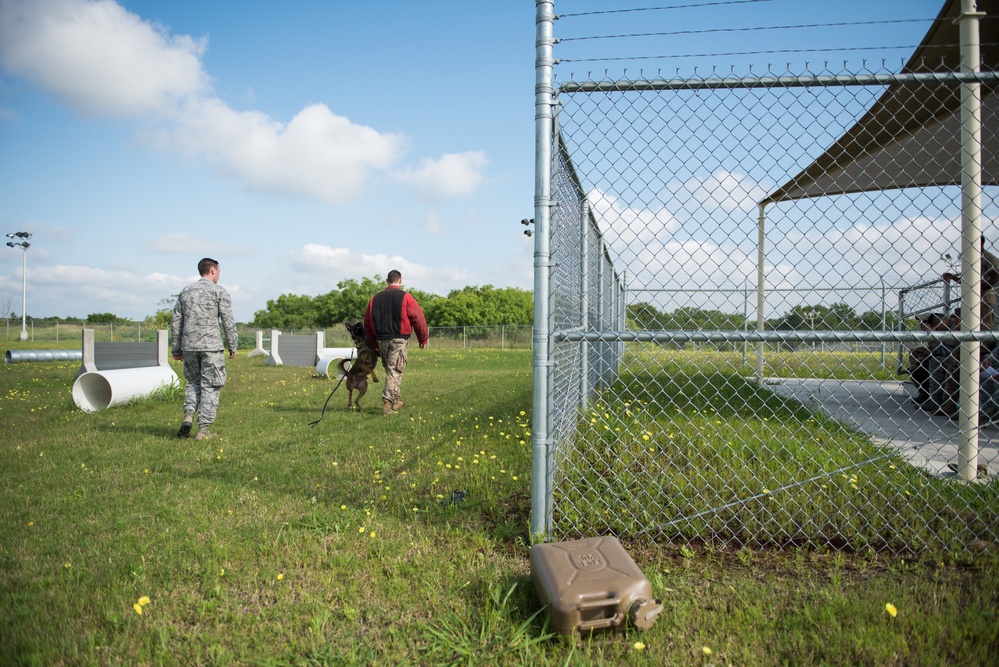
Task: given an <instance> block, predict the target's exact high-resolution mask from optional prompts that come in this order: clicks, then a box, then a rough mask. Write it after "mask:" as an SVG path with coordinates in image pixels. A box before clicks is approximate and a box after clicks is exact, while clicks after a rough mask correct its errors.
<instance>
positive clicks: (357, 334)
mask: <svg viewBox="0 0 999 667" xmlns="http://www.w3.org/2000/svg"><path fill="white" fill-rule="evenodd" d="M343 326H345V327H346V328H347V331H348V332H349V333H350V337H351V338H352V339H353V341H354V346H355V347H356V348H357V358H356V359H354V360H353V362H351V361H350V360H349V359H343V360H341V361H340V364H339V366H340V372H341V373H343V374H344V376H345V377H346V378H347V409H348V410H349V409H351V408H355V409H357V410H360V409H361V397H362V396H364V394H365V393H366V392H367V391H368V376H369V375H370V376H371V381H372V382H378V376H377V375H375V366H376V365H377V364H378V352H377V351H375V350H373V349H371V345H370V344H369V343H368V339H367V337H366V336H365V335H364V324H363V323H361V322H357V323H356V324H344V325H343ZM347 364H350V366H349V367H348V366H347ZM355 390H357V398H356V399H354V398H353V396H354V391H355Z"/></svg>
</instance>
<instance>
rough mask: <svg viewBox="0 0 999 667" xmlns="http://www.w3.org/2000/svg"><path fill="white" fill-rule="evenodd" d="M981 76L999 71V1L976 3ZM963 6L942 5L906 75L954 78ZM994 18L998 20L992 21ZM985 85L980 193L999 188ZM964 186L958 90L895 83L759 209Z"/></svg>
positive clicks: (996, 123) (996, 107)
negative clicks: (830, 198)
mask: <svg viewBox="0 0 999 667" xmlns="http://www.w3.org/2000/svg"><path fill="white" fill-rule="evenodd" d="M977 5H978V11H979V12H984V13H985V14H986V15H987V16H985V17H982V18H981V20H980V22H979V26H980V35H981V36H980V43H981V56H982V70H983V71H995V70H999V0H978V3H977ZM960 13H961V0H947V2H946V3H945V4H944V7H943V9H941V10H940V14H939V16H938V17H937V20H936V21H934V22H933V26H932V27H931V28H930V30H929V32H928V33H927V34H926V37H924V38H923V41H922V43H921V44H920V45H919V47H918V48H917V49H916V51H915V53H913V55H912V57H911V58H910V59H909V61H908V62H907V63H906V65H905V67H904V68H903V69H902V73H903V74H917V73H925V72H940V71H948V72H957V71H959V69H960V38H959V28H958V25H957V23H956V22H955V20H954V19H956V18H957V17H958V16H959V15H960ZM993 17H995V18H993ZM997 92H999V91H997V87H996V85H995V84H983V85H982V159H983V165H982V169H983V172H982V185H997V184H999V94H997ZM960 182H961V95H960V86H958V85H956V84H954V83H950V84H942V83H932V82H931V83H920V84H916V85H913V84H907V85H906V84H901V83H895V84H891V85H889V86H888V88H887V90H885V92H884V94H883V95H882V96H881V98H880V99H878V101H877V102H876V103H875V104H874V106H873V107H872V108H871V109H870V110H869V111H868V112H867V113H866V114H865V115H864V117H863V118H861V119H860V120H859V121H858V122H857V124H856V125H854V126H853V127H852V128H851V129H850V130H849V131H848V132H846V134H844V135H843V136H842V137H840V139H839V140H838V141H837V142H836V143H835V144H833V145H832V146H831V147H829V149H828V150H826V152H825V153H823V154H822V155H821V156H820V157H819V158H818V159H816V160H815V161H814V162H813V163H812V164H810V165H809V166H808V167H807V168H805V169H804V170H803V171H802V172H801V173H799V174H798V175H797V176H795V177H794V178H792V179H791V180H790V181H788V182H787V183H785V184H784V185H782V186H781V187H780V188H778V189H777V190H776V191H774V192H773V193H771V194H770V195H769V196H768V197H767V198H766V199H764V200H763V201H761V202H760V204H761V205H764V206H765V205H767V204H771V203H775V202H781V201H790V200H795V199H807V198H809V197H823V196H828V195H838V194H847V193H851V192H868V191H872V190H892V189H900V188H911V187H927V186H934V185H958V184H960Z"/></svg>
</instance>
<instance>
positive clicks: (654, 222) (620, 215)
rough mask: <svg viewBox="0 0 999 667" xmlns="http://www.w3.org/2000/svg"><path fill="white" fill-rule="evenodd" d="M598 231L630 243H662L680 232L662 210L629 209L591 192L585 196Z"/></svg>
mask: <svg viewBox="0 0 999 667" xmlns="http://www.w3.org/2000/svg"><path fill="white" fill-rule="evenodd" d="M587 199H588V200H589V202H590V207H591V210H592V212H593V215H594V217H595V218H596V220H597V224H598V225H599V226H600V230H601V231H602V232H603V233H604V234H606V235H607V236H608V237H610V238H621V237H623V238H625V239H626V240H627V241H628V242H629V243H633V242H640V243H648V242H650V241H652V240H653V239H657V238H659V239H663V238H665V237H666V236H668V235H670V234H671V233H673V232H675V231H676V230H677V229H679V228H680V223H679V222H677V220H676V218H675V217H674V216H673V214H672V213H671V212H670V211H668V210H667V209H665V208H659V209H649V208H631V207H629V206H627V205H625V204H622V203H621V202H620V201H619V200H618V198H617V197H615V196H613V195H611V194H609V193H605V192H601V191H600V190H597V189H594V190H591V191H590V193H589V194H588V195H587Z"/></svg>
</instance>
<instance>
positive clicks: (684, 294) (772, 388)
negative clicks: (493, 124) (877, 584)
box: [531, 0, 999, 553]
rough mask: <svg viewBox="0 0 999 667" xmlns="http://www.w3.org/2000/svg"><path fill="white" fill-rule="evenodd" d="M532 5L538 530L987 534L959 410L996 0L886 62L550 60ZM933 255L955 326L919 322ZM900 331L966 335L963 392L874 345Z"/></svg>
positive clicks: (829, 542) (770, 539) (543, 9)
mask: <svg viewBox="0 0 999 667" xmlns="http://www.w3.org/2000/svg"><path fill="white" fill-rule="evenodd" d="M536 11H537V13H536V25H537V39H536V82H535V83H536V85H535V118H536V137H535V139H536V179H535V217H534V225H535V295H536V297H535V327H534V341H533V348H534V356H533V367H534V368H533V379H534V399H533V401H534V402H533V410H534V414H533V432H532V455H533V467H532V482H531V499H532V514H531V529H532V532H533V533H534V534H536V535H541V536H543V537H545V538H547V539H555V540H561V539H573V538H581V537H588V536H593V535H599V534H614V535H623V536H629V537H635V538H642V537H644V538H649V539H653V540H656V541H667V542H671V543H679V544H692V543H710V544H721V545H743V544H748V545H756V546H764V547H778V548H779V547H785V546H806V547H809V548H819V549H822V548H835V549H847V550H861V549H866V550H874V551H879V552H880V551H883V552H892V553H906V552H919V551H922V550H925V549H945V550H955V551H967V550H970V549H974V548H976V545H981V544H993V543H995V542H996V541H997V540H999V488H997V487H999V485H997V484H996V483H995V482H994V480H995V478H996V474H997V473H999V431H997V430H996V429H995V427H994V426H991V425H986V424H985V417H986V415H985V414H984V413H983V412H981V411H980V409H979V405H980V399H981V392H982V391H984V389H983V388H982V387H984V385H982V384H981V383H980V377H982V376H981V375H980V372H981V368H980V364H981V358H982V349H983V346H991V345H992V344H993V343H994V342H995V341H996V336H995V332H994V331H983V330H981V326H980V325H981V315H980V306H981V303H982V301H983V294H982V291H981V285H980V278H981V273H982V268H981V267H982V258H983V256H984V255H983V252H982V248H983V246H982V245H981V241H982V239H983V238H984V239H986V240H987V241H988V242H990V243H999V229H997V228H996V225H995V221H996V219H999V201H997V200H996V194H997V191H996V188H995V186H996V185H997V184H999V137H997V132H999V94H997V90H999V74H997V70H999V23H991V22H986V21H984V20H982V14H981V13H980V12H984V15H986V16H990V15H993V14H997V15H999V2H995V1H994V0H988V1H984V2H978V5H977V7H976V6H975V4H974V2H972V0H964V1H963V2H960V1H958V0H953V1H951V2H947V3H945V6H944V7H943V9H942V10H941V12H940V15H939V16H938V18H937V21H935V22H934V24H933V28H931V30H930V32H929V33H928V34H927V36H926V38H925V39H924V40H923V43H922V44H921V45H920V47H919V48H918V49H917V51H916V53H915V54H914V55H913V56H912V58H910V60H909V61H908V62H907V63H906V64H905V66H904V67H902V69H901V71H887V70H884V69H881V70H869V69H861V70H859V71H835V72H833V71H828V70H822V71H818V72H804V73H801V72H798V73H791V72H785V73H774V72H767V73H766V74H764V75H753V76H742V77H740V76H734V75H730V76H718V75H715V74H712V75H711V76H709V77H694V78H673V79H670V78H663V77H657V78H654V79H648V78H640V79H628V80H621V79H601V80H592V79H586V80H582V81H562V82H558V83H556V81H555V78H554V73H553V72H554V64H555V53H554V51H555V47H556V44H557V40H556V39H555V35H554V24H555V14H554V3H552V2H549V1H545V0H538V1H537V2H536ZM980 35H981V37H980ZM958 45H960V46H958ZM986 249H987V248H986ZM948 256H952V257H958V258H959V259H960V266H959V267H950V268H952V269H954V270H955V271H958V272H960V274H961V282H960V284H959V286H955V288H954V289H955V292H957V293H958V294H955V295H954V296H955V298H956V297H957V296H958V295H959V297H960V301H959V304H958V305H960V306H961V309H960V313H961V326H960V330H955V331H937V332H925V331H918V330H917V327H916V322H915V320H914V319H912V317H913V315H914V314H918V312H919V311H918V309H917V310H912V311H907V310H906V309H905V308H904V307H903V306H902V305H901V304H902V301H903V300H904V298H905V296H906V295H908V298H909V305H910V306H911V305H912V303H913V302H912V299H913V298H914V296H916V295H918V294H923V295H925V294H928V292H927V291H926V290H925V288H926V286H927V285H930V284H935V283H938V282H940V276H941V272H942V271H946V270H948V267H947V266H941V262H944V259H943V258H944V257H948ZM986 257H987V256H986ZM920 287H922V288H924V292H922V293H920V292H918V290H916V289H915V288H920ZM934 289H935V288H934ZM931 291H932V290H931ZM750 292H751V293H752V296H753V299H752V300H751V305H750V304H748V303H747V296H748V294H749V293H750ZM886 293H891V294H895V295H898V298H899V301H898V307H897V308H896V307H890V308H889V307H886V297H885V294H886ZM927 298H930V297H927ZM933 298H936V297H932V298H931V300H932V299H933ZM948 301H949V297H945V298H944V299H943V301H942V302H941V303H940V305H946V304H947V302H948ZM927 304H929V302H927ZM927 304H924V305H926V307H936V305H937V302H934V303H933V304H929V305H927ZM920 345H924V346H938V345H949V346H952V347H955V348H959V349H960V370H959V372H957V371H955V373H956V375H955V382H957V380H959V382H958V385H959V389H955V392H957V393H956V394H955V401H956V404H957V405H958V406H959V408H960V409H959V412H958V414H957V416H956V418H955V419H948V418H947V416H940V415H932V414H927V413H925V412H923V411H921V410H919V409H918V408H916V407H914V403H913V402H912V400H911V398H912V395H913V391H914V389H913V387H912V384H911V381H909V380H908V378H907V377H906V376H905V375H904V373H905V369H904V367H903V368H899V366H900V365H902V366H904V363H903V364H899V362H898V359H896V358H894V356H893V355H891V354H888V355H886V354H885V353H884V351H885V349H886V348H888V347H890V349H891V350H899V351H900V354H901V350H903V348H905V349H907V348H911V347H914V346H920ZM879 348H880V354H879V353H878V352H877V351H875V350H878V349H879ZM903 361H904V360H903ZM899 371H901V374H900V373H899ZM955 386H957V385H955Z"/></svg>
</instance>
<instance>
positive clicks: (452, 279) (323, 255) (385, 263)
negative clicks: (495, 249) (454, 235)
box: [288, 243, 468, 294]
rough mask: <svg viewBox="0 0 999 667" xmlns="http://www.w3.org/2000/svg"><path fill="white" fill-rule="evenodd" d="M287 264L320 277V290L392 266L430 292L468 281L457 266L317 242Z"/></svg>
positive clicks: (413, 284)
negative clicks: (427, 263)
mask: <svg viewBox="0 0 999 667" xmlns="http://www.w3.org/2000/svg"><path fill="white" fill-rule="evenodd" d="M288 263H289V265H290V267H291V269H292V270H293V271H297V272H299V273H303V274H308V275H310V276H314V277H317V278H320V279H321V283H320V282H317V285H316V286H317V290H318V291H319V292H328V291H330V290H331V289H335V288H336V284H337V283H338V282H340V281H341V280H347V279H351V278H353V279H355V280H359V279H362V278H368V277H371V276H374V275H379V276H382V277H383V278H384V277H385V276H386V274H388V272H389V271H391V270H392V269H398V270H399V271H400V272H401V273H402V278H403V281H404V282H405V283H406V284H407V285H408V286H410V287H416V288H418V289H421V290H423V291H427V292H437V293H443V294H446V293H447V292H448V291H450V290H452V289H455V288H459V287H464V286H465V285H466V284H467V280H468V272H467V271H465V270H464V269H459V268H456V267H431V266H426V265H424V264H417V263H415V262H411V261H409V260H407V259H406V258H404V257H400V256H398V255H393V256H389V255H385V254H380V253H379V254H374V255H368V254H364V253H356V252H352V251H351V250H349V249H348V248H331V247H330V246H327V245H321V244H318V243H307V244H305V245H304V246H302V248H301V250H300V251H299V252H297V253H295V254H294V255H293V256H290V257H288ZM322 285H325V287H322Z"/></svg>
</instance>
